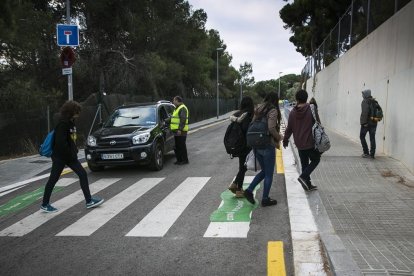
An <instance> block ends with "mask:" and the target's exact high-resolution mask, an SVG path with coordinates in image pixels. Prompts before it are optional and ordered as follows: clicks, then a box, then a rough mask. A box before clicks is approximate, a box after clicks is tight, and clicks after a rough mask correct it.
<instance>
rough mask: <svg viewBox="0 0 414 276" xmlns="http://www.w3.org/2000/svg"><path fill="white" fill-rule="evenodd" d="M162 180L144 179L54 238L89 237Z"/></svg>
mask: <svg viewBox="0 0 414 276" xmlns="http://www.w3.org/2000/svg"><path fill="white" fill-rule="evenodd" d="M162 180H164V178H144V179H141V180H140V181H138V182H136V183H135V184H133V185H132V186H130V187H128V188H127V189H125V190H124V191H122V192H121V193H119V194H117V195H116V196H114V197H113V198H111V199H109V200H107V201H106V202H105V203H104V204H103V205H102V206H100V207H99V208H96V209H94V210H92V211H91V212H89V213H88V214H87V215H85V216H83V217H82V218H81V219H79V220H78V221H76V222H75V223H73V224H72V225H70V226H69V227H67V228H66V229H64V230H63V231H62V232H60V233H58V234H57V235H56V236H89V235H91V234H92V233H94V232H95V231H96V230H98V229H99V228H100V227H102V226H103V225H104V224H105V223H107V222H108V221H109V220H110V219H112V218H113V217H115V216H116V215H117V214H118V213H120V212H121V211H122V210H124V209H125V208H126V207H128V206H129V205H130V204H131V203H133V202H134V201H135V200H137V199H138V198H140V197H141V196H142V195H144V194H145V193H146V192H148V191H149V190H151V189H152V188H153V187H155V186H156V185H157V184H158V183H160V182H161V181H162Z"/></svg>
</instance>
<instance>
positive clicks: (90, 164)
mask: <svg viewBox="0 0 414 276" xmlns="http://www.w3.org/2000/svg"><path fill="white" fill-rule="evenodd" d="M88 167H89V169H90V170H91V171H93V172H99V171H102V170H103V169H104V167H103V166H96V165H94V164H92V163H90V162H88Z"/></svg>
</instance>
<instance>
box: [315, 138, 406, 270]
mask: <svg viewBox="0 0 414 276" xmlns="http://www.w3.org/2000/svg"><path fill="white" fill-rule="evenodd" d="M327 132H328V135H329V137H330V140H331V144H332V148H331V149H330V150H329V151H328V152H326V153H325V154H323V155H322V160H321V163H320V164H319V166H318V168H317V169H316V170H315V171H314V173H313V174H312V180H313V182H314V183H315V184H316V185H317V186H318V188H319V191H318V193H309V194H308V200H309V202H310V205H311V208H312V211H313V214H314V217H315V219H316V221H317V223H318V226H319V227H318V228H320V230H322V231H321V237H322V240H323V241H324V243H325V247H326V249H327V251H328V255H329V257H330V259H331V261H332V266H333V270H335V271H336V272H337V273H336V275H360V274H359V273H356V271H355V270H354V267H353V265H354V264H355V263H356V265H357V267H358V268H359V269H360V271H361V274H362V275H371V276H373V275H378V276H379V275H414V176H413V174H412V173H411V172H410V170H409V169H408V168H407V167H405V166H404V165H403V164H402V163H401V162H399V161H397V160H394V159H392V158H390V157H387V156H381V155H379V156H377V158H376V159H375V160H372V159H365V158H362V157H361V154H362V149H361V146H360V144H359V143H357V142H354V141H351V140H350V139H349V138H347V137H345V136H343V135H340V134H338V133H335V132H333V131H329V130H327ZM325 210H326V214H327V216H328V217H329V220H328V221H326V220H324V219H323V218H318V217H323V213H324V211H325ZM321 227H323V228H321ZM330 227H332V228H331V233H329V231H330V229H329V228H330ZM335 235H337V237H339V238H340V240H339V239H337V240H336V239H335ZM324 237H325V238H326V239H325V240H324ZM338 241H339V242H338ZM341 242H342V244H341ZM342 245H343V246H344V247H345V249H346V250H343V249H344V248H343V247H342ZM346 253H349V254H350V256H351V257H352V259H353V261H354V262H355V263H354V262H352V259H351V260H350V259H348V258H347V256H346ZM354 273H356V274H354Z"/></svg>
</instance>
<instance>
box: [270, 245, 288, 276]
mask: <svg viewBox="0 0 414 276" xmlns="http://www.w3.org/2000/svg"><path fill="white" fill-rule="evenodd" d="M267 275H269V276H286V268H285V255H284V253H283V242H281V241H270V242H268V243H267Z"/></svg>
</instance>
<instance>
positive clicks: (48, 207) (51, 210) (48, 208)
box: [40, 204, 58, 213]
mask: <svg viewBox="0 0 414 276" xmlns="http://www.w3.org/2000/svg"><path fill="white" fill-rule="evenodd" d="M40 210H42V211H44V212H46V213H55V212H57V211H58V209H56V208H55V207H53V206H52V205H50V204H48V205H46V206H43V205H42V206H40Z"/></svg>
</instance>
